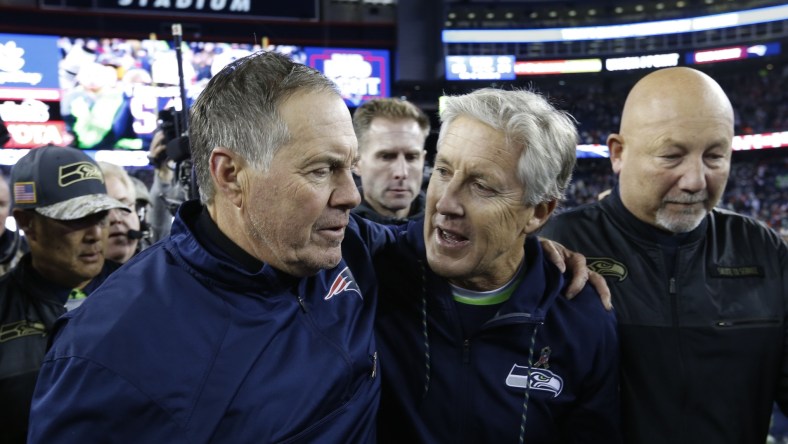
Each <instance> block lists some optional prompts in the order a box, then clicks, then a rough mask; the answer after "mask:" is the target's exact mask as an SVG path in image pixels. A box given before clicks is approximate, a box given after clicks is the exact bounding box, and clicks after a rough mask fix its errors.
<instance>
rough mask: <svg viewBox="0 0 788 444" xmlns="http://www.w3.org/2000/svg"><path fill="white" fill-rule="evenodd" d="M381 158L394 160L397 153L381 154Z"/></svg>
mask: <svg viewBox="0 0 788 444" xmlns="http://www.w3.org/2000/svg"><path fill="white" fill-rule="evenodd" d="M380 158H381V159H383V160H394V159H396V158H397V155H396V154H392V153H383V154H381V155H380Z"/></svg>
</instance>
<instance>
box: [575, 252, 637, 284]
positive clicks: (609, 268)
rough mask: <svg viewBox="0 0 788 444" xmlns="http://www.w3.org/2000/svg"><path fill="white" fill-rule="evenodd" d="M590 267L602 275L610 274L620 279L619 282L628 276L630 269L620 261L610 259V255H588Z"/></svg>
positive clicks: (587, 259)
mask: <svg viewBox="0 0 788 444" xmlns="http://www.w3.org/2000/svg"><path fill="white" fill-rule="evenodd" d="M586 262H587V263H588V269H589V270H591V271H594V272H596V273H599V274H601V275H602V276H605V277H607V276H610V277H614V278H616V279H618V281H619V282H621V281H623V280H624V279H626V278H627V275H628V274H629V271H627V267H626V266H624V264H622V263H621V262H619V261H616V260H613V259H610V258H609V257H587V258H586Z"/></svg>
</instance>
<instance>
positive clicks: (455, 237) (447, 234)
mask: <svg viewBox="0 0 788 444" xmlns="http://www.w3.org/2000/svg"><path fill="white" fill-rule="evenodd" d="M437 235H438V239H440V240H441V241H442V243H444V244H445V245H448V246H460V245H464V244H466V243H468V238H467V237H465V236H462V235H461V234H459V233H457V232H454V231H449V230H444V229H442V228H437Z"/></svg>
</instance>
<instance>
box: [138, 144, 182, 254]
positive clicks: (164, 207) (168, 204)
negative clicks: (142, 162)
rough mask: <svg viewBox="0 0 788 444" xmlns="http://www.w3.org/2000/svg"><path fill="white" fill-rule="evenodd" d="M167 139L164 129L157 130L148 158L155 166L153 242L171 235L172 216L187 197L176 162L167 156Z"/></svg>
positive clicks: (152, 215)
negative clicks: (176, 170)
mask: <svg viewBox="0 0 788 444" xmlns="http://www.w3.org/2000/svg"><path fill="white" fill-rule="evenodd" d="M166 153H167V140H166V137H165V135H164V132H163V131H157V132H156V133H155V134H154V135H153V139H152V140H151V144H150V150H149V152H148V158H149V159H150V161H151V164H152V165H153V166H154V175H153V184H151V187H150V197H151V209H150V213H149V218H148V221H149V223H150V230H151V242H158V241H159V240H161V239H164V238H165V237H167V236H169V235H170V228H171V227H172V218H173V215H174V214H175V212H176V211H177V209H178V207H179V206H180V204H181V203H182V202H184V201H185V200H186V199H187V196H186V193H185V191H184V189H183V187H181V186H179V184H178V182H177V181H178V180H179V178H177V177H175V172H174V171H173V169H174V168H175V163H174V162H173V161H171V160H169V159H168V158H167V154H166Z"/></svg>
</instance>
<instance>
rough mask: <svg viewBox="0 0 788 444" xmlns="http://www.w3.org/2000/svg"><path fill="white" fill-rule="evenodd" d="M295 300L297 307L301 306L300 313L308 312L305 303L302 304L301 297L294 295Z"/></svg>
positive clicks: (302, 299)
mask: <svg viewBox="0 0 788 444" xmlns="http://www.w3.org/2000/svg"><path fill="white" fill-rule="evenodd" d="M296 299H298V305H300V306H301V311H303V312H304V313H307V312H308V311H309V310H307V309H306V302H304V298H303V297H301V295H300V294H299V295H296Z"/></svg>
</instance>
